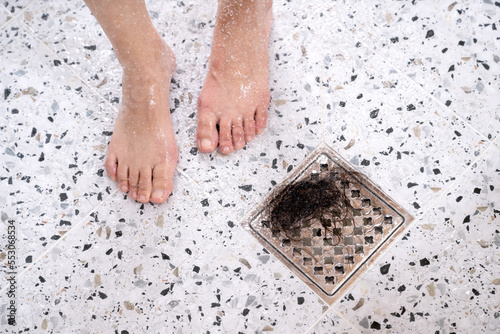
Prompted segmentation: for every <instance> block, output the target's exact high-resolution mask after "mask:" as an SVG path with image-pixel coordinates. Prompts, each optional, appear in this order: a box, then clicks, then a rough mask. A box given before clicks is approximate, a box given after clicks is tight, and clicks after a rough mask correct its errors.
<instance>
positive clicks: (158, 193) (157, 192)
mask: <svg viewBox="0 0 500 334" xmlns="http://www.w3.org/2000/svg"><path fill="white" fill-rule="evenodd" d="M162 197H163V191H161V190H155V191H153V194H152V195H151V198H156V199H161V198H162Z"/></svg>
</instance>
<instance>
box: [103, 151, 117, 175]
mask: <svg viewBox="0 0 500 334" xmlns="http://www.w3.org/2000/svg"><path fill="white" fill-rule="evenodd" d="M104 166H106V172H108V175H109V177H110V178H111V180H113V181H116V179H117V175H116V174H117V167H118V160H117V159H116V157H115V156H114V155H112V154H109V155H108V157H107V158H106V162H105V163H104Z"/></svg>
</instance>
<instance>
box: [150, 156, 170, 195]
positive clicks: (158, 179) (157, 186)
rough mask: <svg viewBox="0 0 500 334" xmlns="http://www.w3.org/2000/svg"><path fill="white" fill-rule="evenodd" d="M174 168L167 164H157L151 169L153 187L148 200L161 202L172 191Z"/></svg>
mask: <svg viewBox="0 0 500 334" xmlns="http://www.w3.org/2000/svg"><path fill="white" fill-rule="evenodd" d="M173 172H174V168H169V166H168V165H165V164H161V165H157V166H156V167H155V168H154V169H153V189H152V191H151V198H150V201H151V202H153V203H163V202H165V201H166V199H167V198H168V196H170V194H171V193H172V189H173V182H172V179H173Z"/></svg>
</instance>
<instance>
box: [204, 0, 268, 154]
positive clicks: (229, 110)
mask: <svg viewBox="0 0 500 334" xmlns="http://www.w3.org/2000/svg"><path fill="white" fill-rule="evenodd" d="M239 2H241V3H239ZM271 23H272V1H267V0H266V1H264V0H255V1H253V2H250V1H247V0H239V1H234V0H232V1H224V0H221V1H219V8H218V12H217V21H216V24H215V29H214V38H213V43H212V53H211V55H210V60H209V70H208V74H207V78H206V80H205V83H204V85H203V89H202V91H201V94H200V97H199V99H198V130H197V134H196V140H197V145H198V148H199V150H200V151H201V152H205V153H209V152H213V151H214V150H215V149H216V148H217V146H219V149H220V151H221V152H222V153H224V154H229V153H231V152H233V150H234V149H236V150H238V149H241V148H243V147H244V146H245V142H250V141H252V140H253V139H254V137H255V134H260V133H261V132H262V131H263V129H264V128H265V126H266V122H267V109H268V107H269V99H270V98H269V84H268V78H269V68H268V45H269V35H270V33H271ZM217 125H218V127H219V129H217Z"/></svg>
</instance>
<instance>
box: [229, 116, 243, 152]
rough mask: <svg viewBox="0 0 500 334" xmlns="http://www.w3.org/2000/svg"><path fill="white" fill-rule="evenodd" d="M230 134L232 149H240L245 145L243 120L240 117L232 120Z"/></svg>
mask: <svg viewBox="0 0 500 334" xmlns="http://www.w3.org/2000/svg"><path fill="white" fill-rule="evenodd" d="M232 135H233V146H234V149H235V150H239V149H242V148H243V146H245V139H244V136H245V132H244V131H243V122H242V120H241V118H238V119H235V120H233V128H232Z"/></svg>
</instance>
